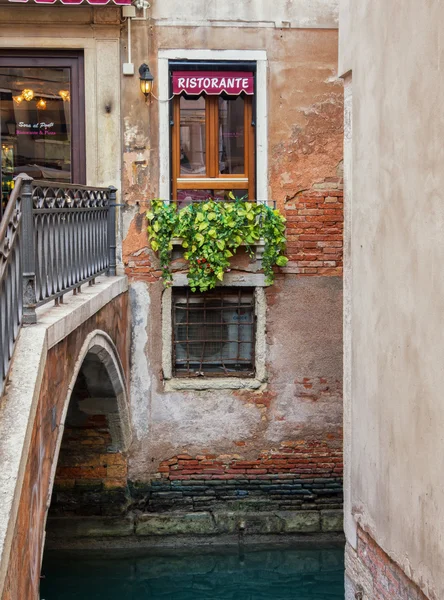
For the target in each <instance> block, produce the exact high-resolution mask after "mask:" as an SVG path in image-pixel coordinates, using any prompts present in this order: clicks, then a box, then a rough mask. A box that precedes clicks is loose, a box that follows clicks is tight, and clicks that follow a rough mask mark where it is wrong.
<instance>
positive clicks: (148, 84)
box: [139, 63, 154, 102]
mask: <svg viewBox="0 0 444 600" xmlns="http://www.w3.org/2000/svg"><path fill="white" fill-rule="evenodd" d="M139 79H140V91H141V92H142V94H143V95H144V96H145V102H146V101H147V100H148V96H149V95H150V94H151V92H152V90H153V81H154V77H153V75H152V74H151V71H150V68H149V66H148V65H147V64H146V63H143V65H140V67H139Z"/></svg>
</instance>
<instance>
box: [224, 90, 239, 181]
mask: <svg viewBox="0 0 444 600" xmlns="http://www.w3.org/2000/svg"><path fill="white" fill-rule="evenodd" d="M244 147H245V131H244V99H243V97H242V96H236V97H231V98H223V97H222V96H219V173H221V174H235V173H237V174H239V173H245V159H244Z"/></svg>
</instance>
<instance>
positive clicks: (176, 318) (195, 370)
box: [172, 288, 255, 377]
mask: <svg viewBox="0 0 444 600" xmlns="http://www.w3.org/2000/svg"><path fill="white" fill-rule="evenodd" d="M172 310H173V366H174V374H175V375H176V376H178V377H196V376H212V377H215V376H225V377H226V376H234V377H236V376H238V377H253V376H254V361H255V359H254V347H255V310H254V294H253V290H252V289H250V288H234V289H233V288H220V289H217V290H212V291H210V292H206V293H204V294H199V293H193V292H191V291H190V289H189V288H176V289H174V290H173V305H172Z"/></svg>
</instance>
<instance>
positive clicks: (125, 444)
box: [46, 330, 132, 516]
mask: <svg viewBox="0 0 444 600" xmlns="http://www.w3.org/2000/svg"><path fill="white" fill-rule="evenodd" d="M100 417H103V419H104V420H105V421H106V427H107V428H108V429H109V437H110V443H108V444H107V446H106V448H105V447H103V448H100V447H99V448H98V449H96V450H97V451H96V454H97V452H101V453H102V454H101V456H102V458H103V453H105V452H106V453H108V454H116V453H124V452H126V450H128V448H129V446H130V444H131V439H132V436H131V423H130V413H129V403H128V397H127V390H126V386H125V376H124V370H123V367H122V363H121V361H120V357H119V353H118V351H117V349H116V347H115V345H114V343H113V341H112V339H111V338H110V337H109V335H108V334H106V333H105V332H103V331H101V330H94V331H92V332H91V333H90V334H89V335H88V336H87V338H86V339H85V341H84V343H83V345H82V348H81V350H80V352H79V355H78V357H77V360H76V363H75V366H74V369H73V373H72V377H71V381H70V384H69V386H68V390H67V394H66V399H65V403H64V406H63V412H62V415H61V420H60V425H59V431H58V436H57V443H56V451H55V454H54V460H53V464H52V469H51V477H50V484H49V489H48V502H47V507H48V510H49V506H50V502H51V497H52V496H53V491H54V483H55V482H56V481H57V470H58V468H60V463H61V462H65V463H67V464H68V465H69V463H70V456H69V454H70V452H73V453H74V455H75V457H76V458H77V461H78V451H79V450H78V448H77V449H76V448H75V447H74V449H72V446H71V447H70V445H69V443H65V437H66V434H67V432H68V430H69V431H71V432H72V431H73V430H76V428H77V429H79V428H81V429H87V427H88V422H90V421H91V420H92V419H96V420H97V419H99V422H98V427H102V430H103V426H104V423H103V422H102V423H101V422H100ZM87 431H88V433H91V429H89V430H87ZM83 459H84V460H86V459H85V453H84V455H83ZM71 462H72V461H71ZM102 462H103V461H102ZM61 468H62V469H63V464H62V467H61ZM77 468H78V467H77ZM62 477H63V476H62ZM53 504H54V501H53ZM46 516H47V515H46Z"/></svg>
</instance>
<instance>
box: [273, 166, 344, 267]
mask: <svg viewBox="0 0 444 600" xmlns="http://www.w3.org/2000/svg"><path fill="white" fill-rule="evenodd" d="M319 187H320V188H321V189H318V188H319ZM284 214H285V217H286V218H287V256H288V259H289V262H288V264H287V267H286V268H285V269H284V271H285V272H287V273H295V274H299V275H330V276H332V275H333V276H341V275H342V265H343V259H342V234H343V190H342V179H340V178H332V177H331V178H328V181H326V182H325V183H320V184H317V185H316V184H315V185H314V186H313V189H310V190H304V191H302V192H300V193H299V194H298V195H297V196H295V197H294V198H291V199H289V200H288V201H287V202H286V203H285V211H284Z"/></svg>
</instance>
